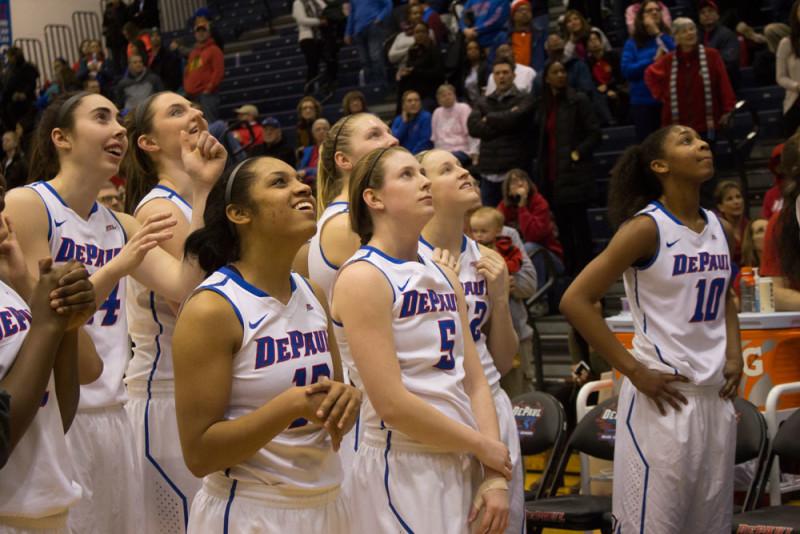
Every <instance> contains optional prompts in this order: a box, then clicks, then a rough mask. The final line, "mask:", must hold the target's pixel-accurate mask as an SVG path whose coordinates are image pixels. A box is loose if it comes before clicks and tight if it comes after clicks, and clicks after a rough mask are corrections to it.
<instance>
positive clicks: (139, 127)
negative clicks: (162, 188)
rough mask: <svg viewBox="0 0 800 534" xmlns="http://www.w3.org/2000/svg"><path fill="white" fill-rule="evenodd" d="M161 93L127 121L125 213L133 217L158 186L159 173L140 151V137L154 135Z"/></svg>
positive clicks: (130, 115) (124, 169)
mask: <svg viewBox="0 0 800 534" xmlns="http://www.w3.org/2000/svg"><path fill="white" fill-rule="evenodd" d="M160 94H161V93H156V94H154V95H151V96H149V97H148V98H147V99H145V100H144V102H142V103H141V104H139V105H138V106H136V108H134V109H133V110H132V111H131V112H130V113H128V114H127V115H126V117H125V128H126V129H127V130H128V134H127V135H128V152H126V153H125V158H124V159H123V160H122V168H121V171H122V174H123V176H125V212H126V213H130V214H133V212H134V211H135V210H136V207H137V206H138V205H139V202H141V200H142V199H143V198H144V196H145V195H147V193H149V192H150V190H151V189H153V188H154V187H155V186H156V185H158V170H157V169H156V166H155V163H153V160H152V158H150V155H149V154H148V153H147V152H145V151H144V150H142V149H141V148H140V147H139V137H141V136H143V135H147V134H150V133H152V132H153V116H154V115H155V113H154V112H153V110H152V107H153V102H155V100H156V97H157V96H158V95H160Z"/></svg>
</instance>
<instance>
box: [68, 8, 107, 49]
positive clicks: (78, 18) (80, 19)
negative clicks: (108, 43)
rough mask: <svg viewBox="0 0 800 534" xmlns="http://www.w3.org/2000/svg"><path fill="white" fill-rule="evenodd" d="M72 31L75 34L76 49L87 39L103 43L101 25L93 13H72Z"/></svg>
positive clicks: (98, 18)
mask: <svg viewBox="0 0 800 534" xmlns="http://www.w3.org/2000/svg"><path fill="white" fill-rule="evenodd" d="M72 29H73V31H74V32H75V42H76V43H77V44H78V47H80V43H82V42H83V41H85V40H87V39H94V40H96V41H100V42H101V43H102V42H103V25H102V23H101V22H100V17H99V16H98V15H97V13H95V12H94V11H75V12H73V13H72Z"/></svg>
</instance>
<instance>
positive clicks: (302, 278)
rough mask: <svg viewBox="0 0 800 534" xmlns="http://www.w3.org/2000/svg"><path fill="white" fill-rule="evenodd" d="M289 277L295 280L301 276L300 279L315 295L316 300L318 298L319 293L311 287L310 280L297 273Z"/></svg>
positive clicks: (290, 274)
mask: <svg viewBox="0 0 800 534" xmlns="http://www.w3.org/2000/svg"><path fill="white" fill-rule="evenodd" d="M289 276H291V277H292V280H294V277H295V276H299V277H300V280H302V281H303V282H305V283H306V285H307V286H308V289H309V290H310V291H311V293H312V294H313V295H314V298H316V297H317V293H316V292H315V291H314V287H313V286H312V285H311V282H309V281H308V278H306V277H305V276H303V275H301V274H297V273H295V272H292V273H289ZM317 300H319V299H317Z"/></svg>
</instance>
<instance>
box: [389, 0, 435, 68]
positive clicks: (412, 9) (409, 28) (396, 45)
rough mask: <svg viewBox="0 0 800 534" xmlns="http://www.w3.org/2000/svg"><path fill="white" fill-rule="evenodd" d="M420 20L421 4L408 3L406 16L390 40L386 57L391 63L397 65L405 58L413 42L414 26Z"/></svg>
mask: <svg viewBox="0 0 800 534" xmlns="http://www.w3.org/2000/svg"><path fill="white" fill-rule="evenodd" d="M419 22H422V6H420V5H419V4H415V5H409V6H408V9H407V10H406V18H405V20H403V21H402V22H401V23H400V31H399V32H397V35H395V37H394V40H392V46H390V47H389V51H388V52H387V54H386V55H387V57H388V59H389V63H391V64H392V65H399V64H400V63H401V62H403V61H405V60H406V57H407V55H408V50H409V49H410V48H411V46H412V45H413V44H414V27H415V26H416V25H417V23H419ZM431 34H433V32H431Z"/></svg>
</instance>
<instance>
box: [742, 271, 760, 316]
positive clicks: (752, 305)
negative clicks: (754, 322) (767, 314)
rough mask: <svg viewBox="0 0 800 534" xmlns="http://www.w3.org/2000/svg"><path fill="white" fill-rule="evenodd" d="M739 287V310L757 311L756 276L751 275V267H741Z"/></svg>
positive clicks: (744, 311)
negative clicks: (740, 298)
mask: <svg viewBox="0 0 800 534" xmlns="http://www.w3.org/2000/svg"><path fill="white" fill-rule="evenodd" d="M739 284H740V289H741V296H742V300H741V303H742V305H741V310H742V313H748V312H750V313H752V312H757V311H758V310H757V309H756V277H755V276H753V269H752V268H750V267H742V272H741V281H740V282H739Z"/></svg>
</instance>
